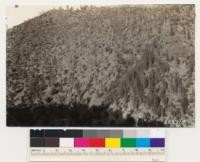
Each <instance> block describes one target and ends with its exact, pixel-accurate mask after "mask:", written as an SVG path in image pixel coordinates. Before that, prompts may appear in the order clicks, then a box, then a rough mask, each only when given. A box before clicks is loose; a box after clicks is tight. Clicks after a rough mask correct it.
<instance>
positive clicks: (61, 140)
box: [30, 130, 165, 148]
mask: <svg viewBox="0 0 200 162" xmlns="http://www.w3.org/2000/svg"><path fill="white" fill-rule="evenodd" d="M143 132H144V133H141V132H139V133H138V132H134V131H132V132H131V131H130V130H128V131H124V130H111V131H110V130H31V133H30V136H31V139H30V147H71V148H77V147H105V148H121V147H136V148H137V147H138V148H140V147H165V138H164V136H163V137H159V138H158V137H152V138H151V137H149V136H151V134H150V133H149V132H150V131H148V130H143Z"/></svg>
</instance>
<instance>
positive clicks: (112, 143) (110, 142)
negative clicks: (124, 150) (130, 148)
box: [105, 138, 120, 148]
mask: <svg viewBox="0 0 200 162" xmlns="http://www.w3.org/2000/svg"><path fill="white" fill-rule="evenodd" d="M105 147H107V148H113V147H115V148H116V147H120V138H106V139H105Z"/></svg>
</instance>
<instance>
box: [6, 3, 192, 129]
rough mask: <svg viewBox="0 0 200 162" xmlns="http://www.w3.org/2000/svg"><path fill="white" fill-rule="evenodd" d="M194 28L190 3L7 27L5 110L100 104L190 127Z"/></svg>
mask: <svg viewBox="0 0 200 162" xmlns="http://www.w3.org/2000/svg"><path fill="white" fill-rule="evenodd" d="M194 28H195V11H194V5H155V6H154V5H151V6H148V5H146V6H145V5H141V6H140V5H138V6H115V7H114V6H113V7H94V6H83V7H81V8H79V9H73V8H71V7H66V8H65V9H63V8H60V9H53V10H50V11H48V12H45V13H43V14H41V15H40V16H38V17H35V18H33V19H30V20H28V21H26V22H24V23H22V24H20V25H18V26H15V27H13V28H11V29H8V31H7V108H8V109H10V108H21V109H22V108H30V107H33V108H34V107H37V106H40V107H43V108H45V107H48V106H51V105H68V106H71V107H73V105H74V104H77V103H78V104H85V105H88V107H93V106H102V105H107V109H108V110H109V111H120V112H121V114H122V116H123V118H127V116H131V117H133V118H134V119H135V120H136V121H137V120H138V118H143V119H148V120H150V121H151V120H156V121H161V122H163V123H166V124H168V121H172V120H173V121H181V126H193V125H194V107H195V106H194V103H195V101H194V55H195V53H194V52H195V51H194V49H195V48H194V41H195V29H194ZM77 113H78V112H77ZM102 120H103V119H102ZM169 124H170V125H172V126H177V125H176V124H177V123H175V124H174V123H169ZM179 124H180V123H179Z"/></svg>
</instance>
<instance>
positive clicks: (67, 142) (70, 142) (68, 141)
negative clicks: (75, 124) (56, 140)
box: [60, 138, 74, 147]
mask: <svg viewBox="0 0 200 162" xmlns="http://www.w3.org/2000/svg"><path fill="white" fill-rule="evenodd" d="M60 147H74V138H60Z"/></svg>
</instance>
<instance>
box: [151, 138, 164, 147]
mask: <svg viewBox="0 0 200 162" xmlns="http://www.w3.org/2000/svg"><path fill="white" fill-rule="evenodd" d="M151 147H165V139H164V138H151Z"/></svg>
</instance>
